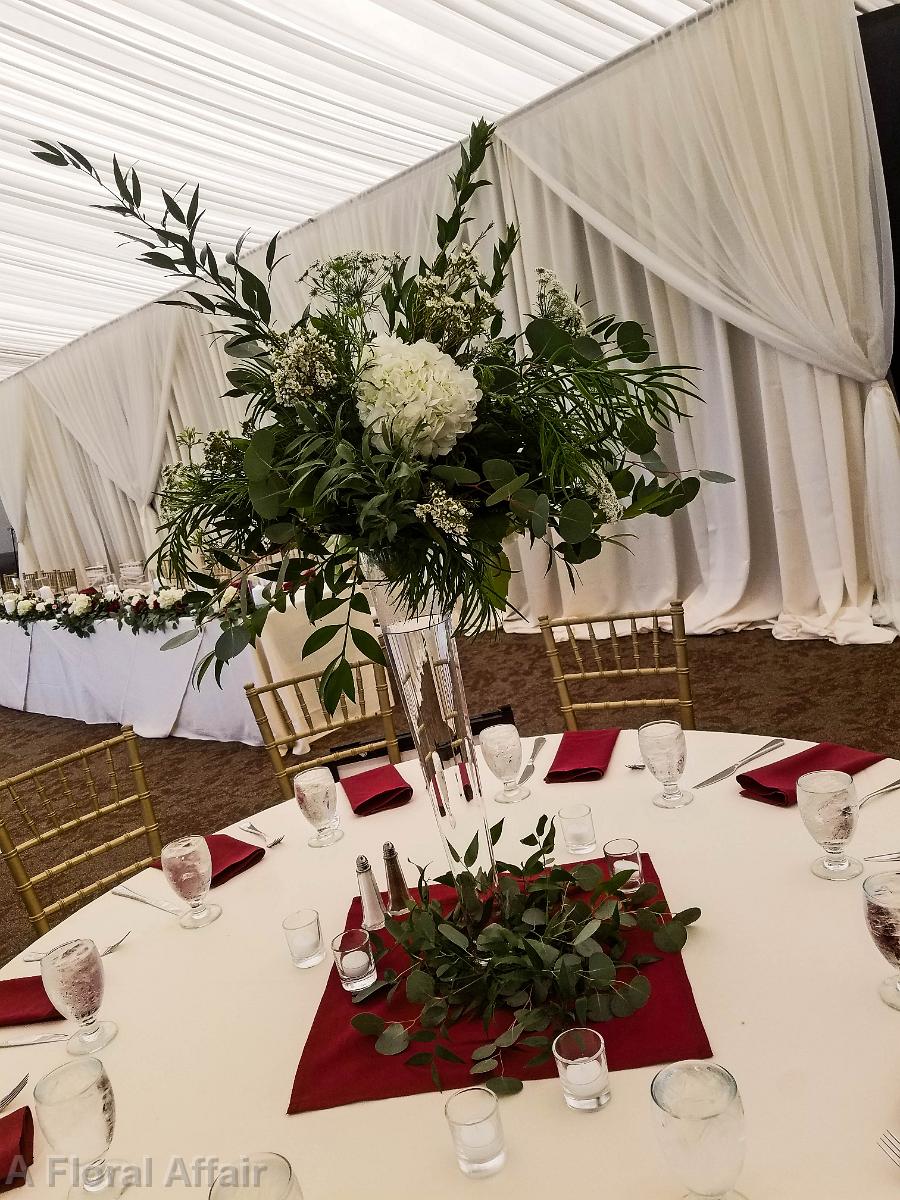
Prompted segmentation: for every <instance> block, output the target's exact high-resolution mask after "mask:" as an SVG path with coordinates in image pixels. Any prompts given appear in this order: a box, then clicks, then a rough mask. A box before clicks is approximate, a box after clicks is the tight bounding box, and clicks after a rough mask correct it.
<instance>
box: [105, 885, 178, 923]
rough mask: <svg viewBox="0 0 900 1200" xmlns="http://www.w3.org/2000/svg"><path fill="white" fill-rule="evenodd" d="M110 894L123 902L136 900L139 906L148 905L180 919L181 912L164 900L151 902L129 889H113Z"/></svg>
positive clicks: (146, 897) (147, 897) (148, 898)
mask: <svg viewBox="0 0 900 1200" xmlns="http://www.w3.org/2000/svg"><path fill="white" fill-rule="evenodd" d="M112 894H113V895H114V896H121V897H122V899H123V900H137V901H138V902H139V903H140V904H149V905H150V907H151V908H158V909H159V910H160V911H161V912H165V913H169V914H170V916H173V917H180V916H181V914H182V912H183V910H182V909H180V908H176V907H175V905H174V904H166V902H165V901H164V900H151V899H150V897H149V896H142V895H141V894H140V892H133V891H131V889H130V888H123V887H117V888H113V890H112Z"/></svg>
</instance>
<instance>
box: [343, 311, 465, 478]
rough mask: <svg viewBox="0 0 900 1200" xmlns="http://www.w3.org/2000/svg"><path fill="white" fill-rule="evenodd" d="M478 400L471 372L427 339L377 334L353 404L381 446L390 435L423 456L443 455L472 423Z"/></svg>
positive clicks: (381, 446) (376, 442)
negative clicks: (402, 339)
mask: <svg viewBox="0 0 900 1200" xmlns="http://www.w3.org/2000/svg"><path fill="white" fill-rule="evenodd" d="M480 399H481V392H480V391H479V389H478V385H477V383H476V382H475V376H474V375H473V373H472V372H471V371H470V370H469V369H468V368H463V367H459V366H457V364H456V362H455V361H454V360H453V359H452V358H451V357H450V355H449V354H445V353H444V352H443V350H440V349H438V347H437V346H435V344H434V343H433V342H426V341H419V342H413V343H412V345H407V344H406V343H405V342H402V341H401V340H400V339H399V338H396V337H390V336H388V335H387V334H379V335H378V337H376V338H375V340H374V341H373V342H371V343H370V345H369V347H368V358H367V361H366V363H365V366H364V368H363V372H362V376H361V378H360V383H359V395H358V397H357V406H358V408H359V415H360V417H361V418H362V422H363V424H364V425H365V426H366V427H367V428H369V429H371V430H372V431H373V432H374V435H375V436H374V437H373V441H374V442H375V444H376V446H378V447H379V448H380V449H382V450H386V449H387V439H388V438H390V439H392V440H394V441H397V442H401V443H405V444H407V445H409V446H410V447H411V449H413V450H414V451H415V452H416V453H417V454H420V455H421V456H422V457H423V458H434V457H436V456H440V455H444V454H448V453H449V452H450V450H451V449H452V448H453V446H454V445H455V443H456V441H457V440H458V439H459V438H460V437H461V436H462V435H463V434H464V433H468V431H469V430H470V429H471V428H472V426H473V425H474V423H475V409H476V407H477V405H478V401H479V400H480Z"/></svg>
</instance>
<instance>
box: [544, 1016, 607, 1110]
mask: <svg viewBox="0 0 900 1200" xmlns="http://www.w3.org/2000/svg"><path fill="white" fill-rule="evenodd" d="M553 1057H554V1058H555V1059H556V1069H557V1071H558V1072H559V1080H560V1083H561V1084H562V1089H563V1096H564V1097H565V1100H566V1104H568V1106H569V1108H575V1109H578V1110H579V1111H580V1112H597V1111H598V1110H599V1109H601V1108H603V1107H604V1106H605V1105H607V1104H608V1103H609V1097H610V1089H609V1067H608V1066H607V1065H606V1043H605V1042H604V1041H603V1038H602V1037H601V1035H600V1034H599V1033H597V1031H596V1030H595V1029H566V1030H564V1031H563V1032H562V1033H560V1034H558V1035H557V1037H556V1038H555V1039H554V1042H553Z"/></svg>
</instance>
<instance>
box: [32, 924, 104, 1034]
mask: <svg viewBox="0 0 900 1200" xmlns="http://www.w3.org/2000/svg"><path fill="white" fill-rule="evenodd" d="M41 979H42V980H43V983H44V989H45V991H46V993H47V995H48V996H49V997H50V1000H51V1001H52V1003H53V1006H54V1008H56V1009H57V1011H58V1012H60V1013H62V1015H63V1016H64V1017H68V1019H69V1020H70V1021H77V1022H78V1024H79V1025H80V1026H81V1028H80V1029H79V1031H78V1032H77V1033H76V1034H74V1035H73V1036H72V1037H71V1038H69V1042H68V1051H69V1053H70V1054H96V1052H97V1051H98V1050H101V1049H102V1048H103V1047H104V1046H106V1045H108V1044H109V1043H110V1042H111V1041H112V1040H113V1038H114V1037H115V1036H116V1034H117V1033H118V1032H119V1027H118V1026H117V1025H116V1023H115V1021H98V1020H97V1012H98V1011H99V1008H100V1005H101V1004H102V1003H103V960H102V958H101V957H100V952H99V951H98V949H97V947H96V946H95V944H94V943H93V942H92V941H91V939H90V938H76V939H75V940H74V941H71V942H63V944H62V945H61V946H56V947H55V948H54V949H53V950H51V951H50V952H49V953H48V954H45V955H44V957H43V958H42V959H41Z"/></svg>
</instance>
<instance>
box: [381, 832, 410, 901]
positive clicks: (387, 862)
mask: <svg viewBox="0 0 900 1200" xmlns="http://www.w3.org/2000/svg"><path fill="white" fill-rule="evenodd" d="M384 873H385V875H386V877H387V886H388V902H387V910H388V912H389V913H390V914H391V916H392V917H400V916H404V915H405V914H406V913H408V912H409V906H410V904H411V903H412V896H411V895H410V894H409V888H408V887H407V886H406V880H405V879H404V878H403V869H402V868H401V866H400V860H399V858H398V857H397V851H396V850H395V849H394V843H393V842H385V843H384Z"/></svg>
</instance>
